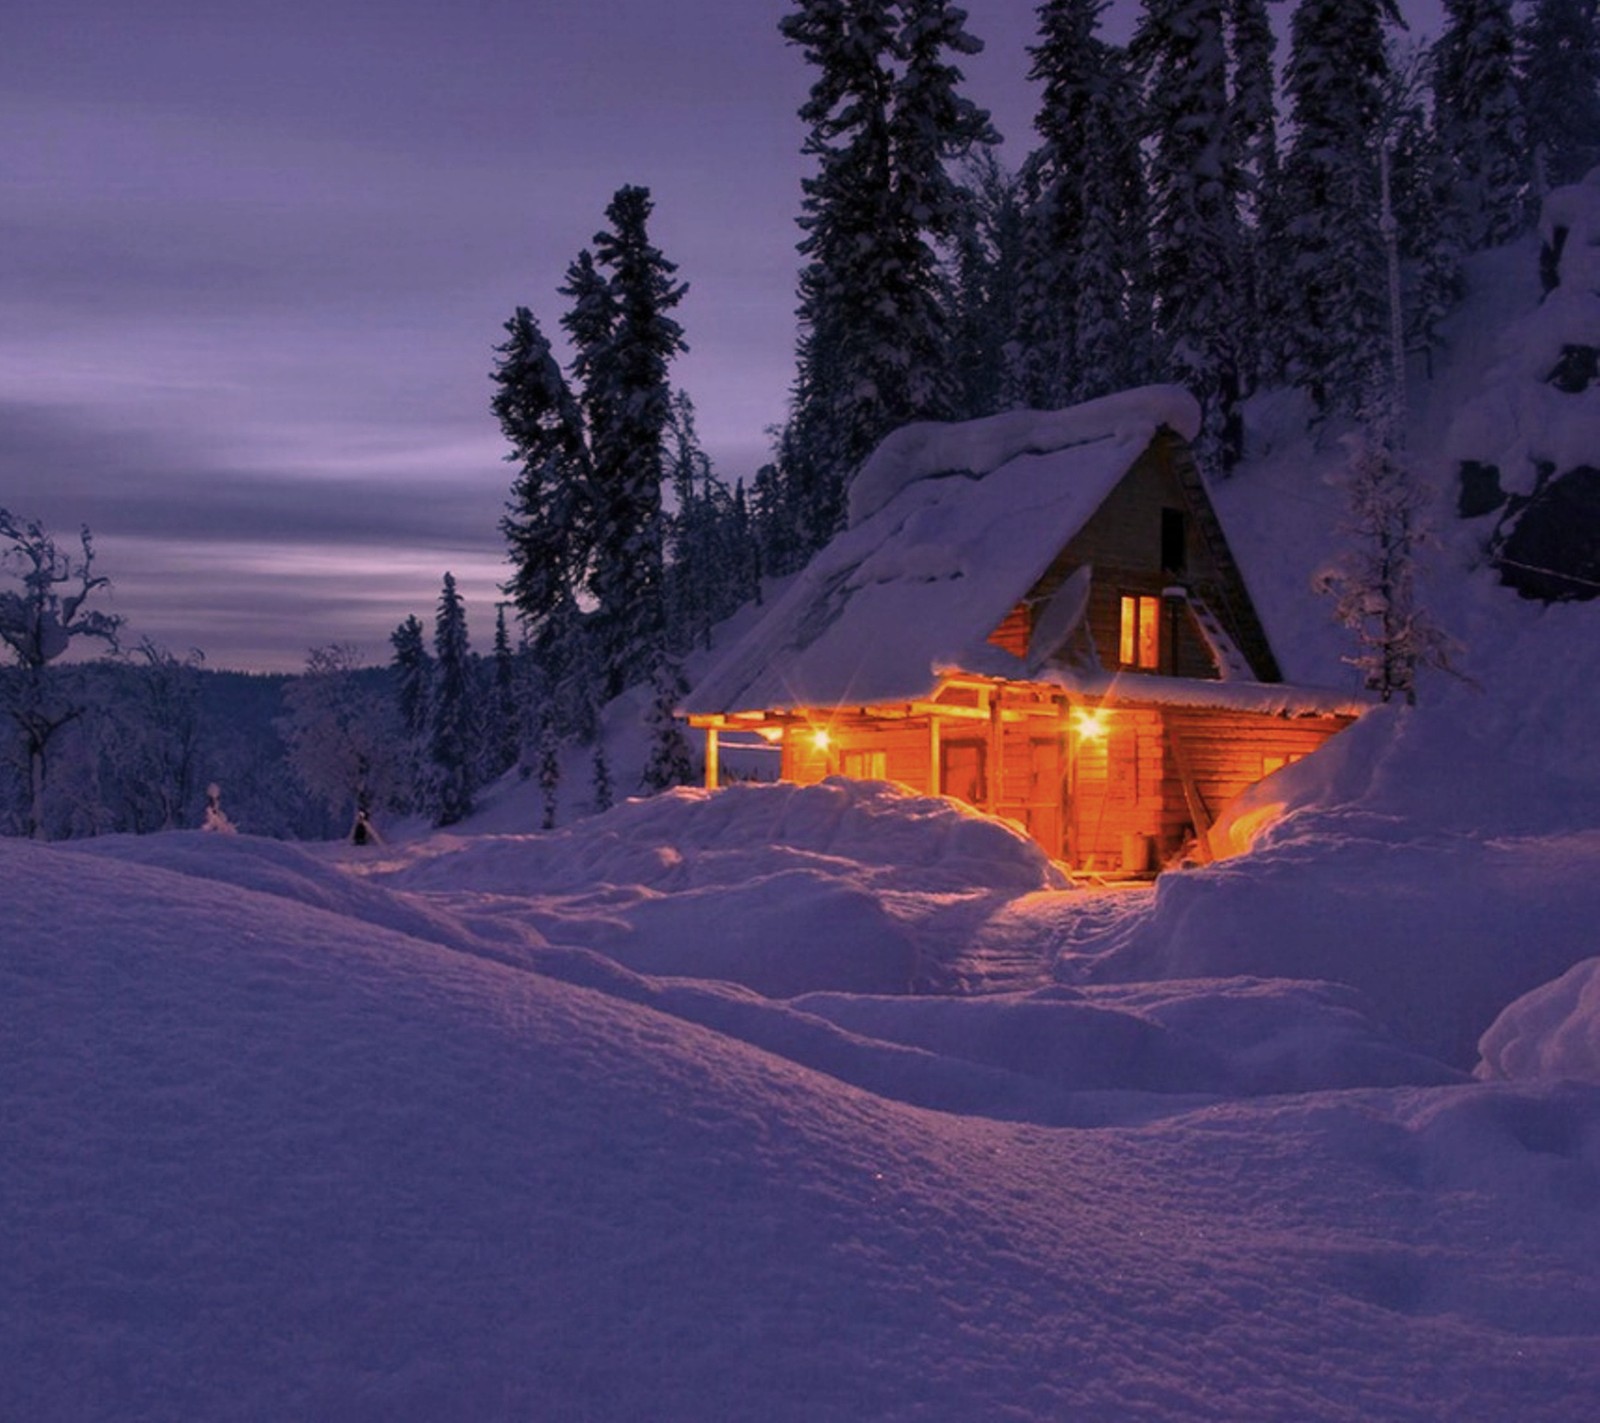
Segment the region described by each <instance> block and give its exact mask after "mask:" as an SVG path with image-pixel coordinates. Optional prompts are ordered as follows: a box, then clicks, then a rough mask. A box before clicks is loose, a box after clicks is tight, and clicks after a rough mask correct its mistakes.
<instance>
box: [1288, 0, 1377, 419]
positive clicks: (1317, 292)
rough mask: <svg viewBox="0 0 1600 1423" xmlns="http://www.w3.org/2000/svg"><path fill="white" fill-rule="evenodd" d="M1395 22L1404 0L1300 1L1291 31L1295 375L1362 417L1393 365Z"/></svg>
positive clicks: (1321, 403) (1326, 406)
mask: <svg viewBox="0 0 1600 1423" xmlns="http://www.w3.org/2000/svg"><path fill="white" fill-rule="evenodd" d="M1386 22H1395V23H1398V22H1399V13H1398V11H1397V10H1396V9H1395V6H1394V0H1300V5H1299V6H1298V8H1297V9H1296V10H1295V12H1294V16H1293V19H1292V21H1291V23H1290V49H1289V62H1288V68H1287V71H1286V76H1285V85H1286V88H1287V90H1288V94H1289V98H1290V101H1291V103H1292V105H1293V121H1294V139H1293V142H1292V143H1291V145H1290V148H1289V152H1288V155H1287V157H1286V158H1285V161H1284V169H1283V186H1284V206H1285V211H1286V212H1287V213H1288V214H1289V217H1288V220H1287V223H1286V225H1285V230H1284V237H1285V245H1286V249H1287V257H1288V264H1287V277H1288V286H1289V292H1290V294H1291V305H1290V306H1289V308H1288V311H1287V312H1286V316H1287V320H1286V322H1285V325H1284V328H1283V334H1284V343H1285V346H1286V349H1287V352H1288V356H1289V374H1290V376H1291V378H1292V379H1293V380H1294V381H1295V382H1296V383H1297V384H1300V385H1302V386H1304V387H1305V388H1306V389H1307V390H1308V391H1310V393H1311V395H1312V398H1313V399H1314V400H1315V401H1316V403H1317V406H1318V408H1319V410H1322V411H1325V412H1326V411H1329V410H1333V409H1341V410H1346V411H1350V412H1353V411H1354V410H1355V409H1356V408H1357V407H1358V406H1359V405H1360V404H1361V403H1362V402H1363V400H1364V399H1365V396H1366V392H1367V391H1368V390H1370V389H1371V388H1372V386H1373V384H1374V382H1375V380H1377V379H1378V372H1379V370H1380V368H1382V367H1383V366H1384V364H1385V363H1386V362H1387V359H1388V350H1389V347H1388V336H1389V298H1388V286H1387V278H1386V272H1385V265H1384V253H1383V246H1382V241H1381V237H1380V233H1379V206H1380V205H1379V191H1378V190H1379V169H1378V161H1379V160H1378V145H1379V142H1380V130H1381V127H1382V122H1383V117H1384V111H1385V100H1386V94H1387V86H1388V78H1389V61H1388V58H1387V54H1386V50H1385V44H1384V39H1385V33H1384V26H1385V24H1386Z"/></svg>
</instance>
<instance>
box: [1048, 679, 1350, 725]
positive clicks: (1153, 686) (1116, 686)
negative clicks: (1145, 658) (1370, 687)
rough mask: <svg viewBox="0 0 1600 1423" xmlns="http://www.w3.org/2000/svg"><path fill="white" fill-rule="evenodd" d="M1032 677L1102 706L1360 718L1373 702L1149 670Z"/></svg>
mask: <svg viewBox="0 0 1600 1423" xmlns="http://www.w3.org/2000/svg"><path fill="white" fill-rule="evenodd" d="M1033 680H1035V681H1037V682H1040V683H1043V684H1045V685H1048V686H1055V687H1060V688H1062V689H1063V690H1064V691H1067V692H1070V693H1072V694H1073V695H1074V696H1078V697H1081V698H1083V699H1084V700H1085V701H1089V702H1094V703H1096V704H1097V705H1103V706H1148V707H1203V708H1206V709H1209V710H1213V711H1237V712H1253V713H1255V714H1256V715H1260V716H1284V717H1291V716H1345V717H1360V716H1364V715H1366V713H1367V712H1369V711H1371V710H1372V708H1373V707H1374V706H1376V705H1377V700H1378V699H1377V697H1376V696H1375V695H1373V694H1372V693H1368V692H1342V691H1338V690H1335V689H1333V688H1327V687H1293V686H1290V685H1289V684H1288V683H1286V682H1210V681H1204V680H1201V679H1199V678H1193V677H1159V676H1155V675H1153V674H1151V673H1149V672H1128V673H1123V674H1121V675H1119V674H1117V673H1115V672H1092V673H1091V672H1077V671H1074V670H1071V669H1068V668H1060V669H1057V668H1051V669H1050V670H1049V671H1048V672H1046V673H1045V674H1043V675H1041V676H1039V677H1037V678H1035V679H1033Z"/></svg>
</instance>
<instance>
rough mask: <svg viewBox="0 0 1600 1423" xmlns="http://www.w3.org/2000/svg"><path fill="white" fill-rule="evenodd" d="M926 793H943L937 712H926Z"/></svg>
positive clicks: (941, 746) (942, 755)
mask: <svg viewBox="0 0 1600 1423" xmlns="http://www.w3.org/2000/svg"><path fill="white" fill-rule="evenodd" d="M928 794H929V795H943V794H944V744H943V733H942V729H941V727H940V725H939V714H938V713H937V712H929V713H928Z"/></svg>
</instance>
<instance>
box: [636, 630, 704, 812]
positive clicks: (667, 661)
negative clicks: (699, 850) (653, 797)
mask: <svg viewBox="0 0 1600 1423" xmlns="http://www.w3.org/2000/svg"><path fill="white" fill-rule="evenodd" d="M687 691H688V687H687V686H686V685H685V683H684V680H683V674H682V672H681V671H680V670H679V668H678V664H677V662H676V661H675V660H674V659H673V658H671V657H670V656H668V655H667V654H666V653H665V652H663V653H661V654H660V655H658V656H657V658H656V659H655V665H654V666H653V667H652V668H651V670H650V694H651V695H650V708H649V711H648V712H647V713H646V717H645V721H646V725H647V726H648V727H649V731H650V757H649V760H648V761H647V762H646V763H645V768H644V787H645V789H646V790H647V791H649V792H651V793H655V792H658V791H664V790H668V789H670V788H671V787H672V786H686V785H688V784H689V783H690V782H691V781H693V779H694V763H693V761H692V759H691V758H690V756H689V743H688V741H687V740H686V739H685V737H684V734H683V723H682V722H680V721H679V720H678V718H677V716H676V710H677V706H678V703H679V702H680V701H682V700H683V697H684V694H685V693H686V692H687Z"/></svg>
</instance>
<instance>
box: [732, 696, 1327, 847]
mask: <svg viewBox="0 0 1600 1423" xmlns="http://www.w3.org/2000/svg"><path fill="white" fill-rule="evenodd" d="M1129 680H1130V681H1132V680H1134V679H1129ZM1085 713H1093V717H1092V719H1091V721H1092V725H1091V728H1090V730H1089V731H1088V732H1087V734H1086V731H1085V724H1084V720H1083V717H1084V714H1085ZM705 720H707V721H715V720H718V719H715V718H708V719H705ZM1351 720H1352V718H1350V717H1348V716H1332V715H1315V716H1293V717H1284V716H1278V715H1274V714H1270V713H1266V712H1249V711H1236V710H1230V709H1221V708H1212V707H1173V706H1165V707H1163V706H1153V705H1139V704H1133V705H1129V704H1127V703H1126V702H1122V701H1119V702H1118V703H1117V704H1116V705H1106V706H1102V707H1099V708H1094V707H1090V706H1087V705H1085V704H1084V703H1083V702H1082V701H1081V699H1079V698H1076V697H1075V696H1073V695H1071V694H1068V693H1066V692H1064V691H1062V690H1061V689H1059V688H1055V687H1050V686H1047V685H1042V684H1040V685H1035V684H1028V683H995V684H992V685H988V686H984V685H975V684H973V683H971V682H961V683H957V684H953V685H948V686H946V687H944V688H942V689H941V691H940V693H939V694H938V695H937V696H936V697H935V699H933V700H932V701H930V702H924V703H907V704H901V705H897V706H892V707H858V708H819V709H812V710H810V711H805V712H797V713H794V714H793V719H792V720H791V721H789V723H788V725H787V726H786V729H785V733H784V736H783V743H782V748H783V755H782V770H781V775H782V777H783V779H784V780H786V781H794V782H798V783H800V784H811V783H814V782H817V781H820V780H822V779H824V778H825V777H827V776H830V775H841V774H848V775H856V776H857V777H859V778H863V779H866V778H869V777H870V778H872V779H884V780H889V781H893V782H897V783H899V784H901V785H903V786H905V787H906V788H908V789H909V790H912V791H914V792H916V793H918V794H922V795H938V794H948V795H951V796H953V797H954V798H956V799H960V800H964V801H966V802H968V803H969V804H972V805H973V806H975V807H976V808H978V809H980V810H987V811H990V812H991V813H993V814H997V815H1001V816H1004V817H1006V818H1008V819H1010V820H1013V821H1015V822H1016V823H1017V824H1018V825H1019V826H1020V827H1021V828H1022V829H1023V830H1024V831H1026V833H1028V834H1029V835H1030V836H1032V838H1033V839H1034V840H1035V841H1037V842H1038V844H1039V845H1040V847H1041V848H1042V849H1043V850H1044V851H1045V852H1046V853H1047V854H1049V855H1050V856H1051V857H1052V858H1054V859H1057V860H1060V861H1062V862H1063V863H1065V864H1066V865H1067V866H1068V868H1070V869H1074V870H1079V871H1084V872H1090V873H1096V874H1102V875H1113V876H1115V875H1120V874H1124V873H1140V872H1147V871H1150V870H1154V869H1157V868H1159V867H1160V866H1161V865H1164V864H1168V863H1171V862H1173V861H1174V860H1175V859H1176V858H1177V857H1178V856H1179V855H1180V854H1181V853H1183V852H1184V851H1185V850H1186V849H1187V850H1190V851H1193V850H1194V848H1195V840H1196V836H1197V832H1198V834H1199V835H1200V836H1202V837H1203V834H1204V831H1205V830H1206V829H1208V828H1209V824H1210V823H1211V822H1214V821H1215V819H1216V818H1217V816H1218V815H1219V814H1221V812H1222V811H1223V810H1225V809H1226V808H1227V807H1228V805H1229V804H1230V803H1231V802H1232V801H1234V800H1235V799H1236V798H1237V797H1238V796H1239V795H1240V794H1241V793H1242V792H1243V791H1245V790H1246V789H1248V788H1249V787H1250V786H1252V785H1254V784H1256V782H1258V781H1260V780H1261V779H1262V778H1263V777H1264V776H1266V775H1267V774H1269V773H1270V772H1271V771H1273V770H1275V769H1277V768H1278V767H1279V766H1281V765H1284V764H1286V763H1287V762H1289V761H1292V760H1296V759H1299V758H1300V757H1302V756H1307V755H1310V754H1311V752H1313V751H1315V750H1316V749H1317V748H1318V747H1319V746H1321V745H1322V744H1323V743H1324V742H1325V741H1327V739H1328V738H1329V737H1330V736H1333V735H1335V734H1336V733H1337V732H1338V731H1340V730H1342V729H1343V728H1344V727H1345V726H1347V725H1349V724H1350V721H1351ZM818 730H825V731H826V733H827V745H826V747H823V746H821V745H819V744H818V742H817V739H816V732H817V731H818ZM1185 771H1186V772H1187V774H1188V779H1189V785H1188V786H1187V787H1186V785H1185V777H1184V774H1183V772H1185ZM1196 797H1198V801H1199V803H1200V806H1201V807H1202V808H1203V813H1204V816H1205V821H1206V823H1204V824H1199V825H1197V824H1196V804H1195V800H1196ZM1201 853H1203V850H1202V851H1201Z"/></svg>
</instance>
